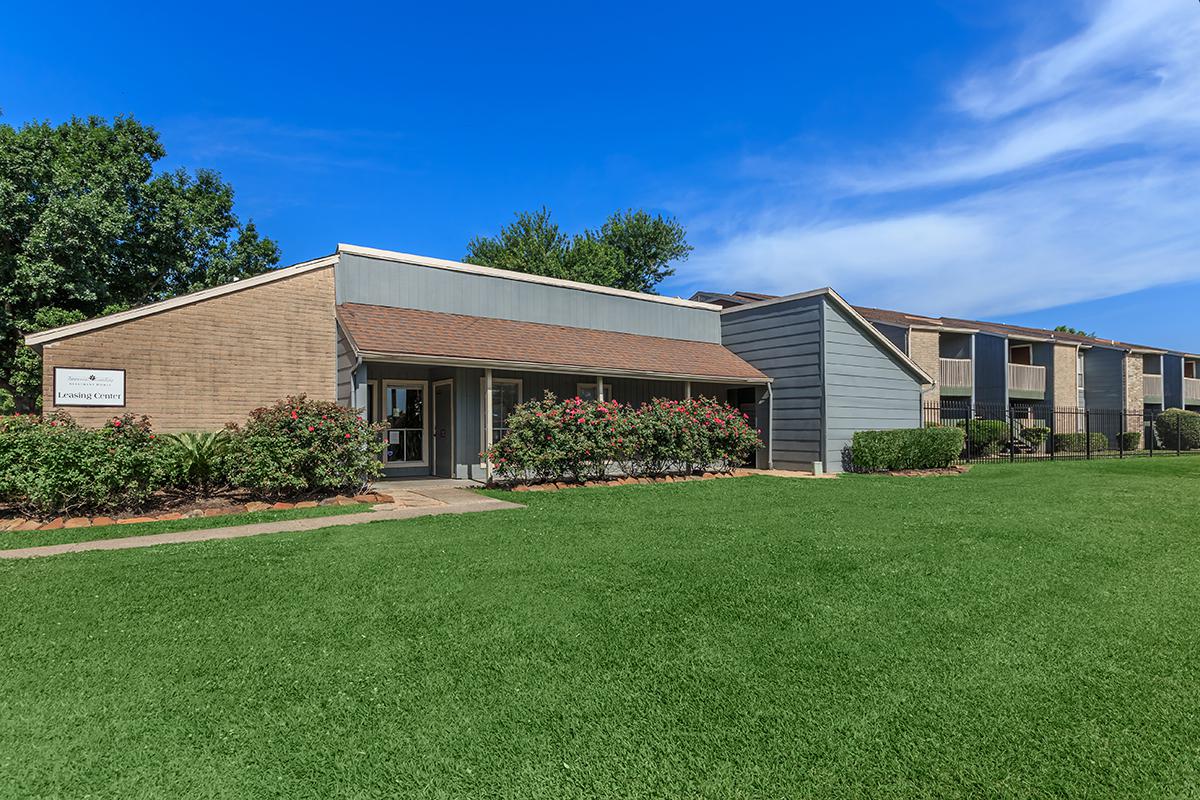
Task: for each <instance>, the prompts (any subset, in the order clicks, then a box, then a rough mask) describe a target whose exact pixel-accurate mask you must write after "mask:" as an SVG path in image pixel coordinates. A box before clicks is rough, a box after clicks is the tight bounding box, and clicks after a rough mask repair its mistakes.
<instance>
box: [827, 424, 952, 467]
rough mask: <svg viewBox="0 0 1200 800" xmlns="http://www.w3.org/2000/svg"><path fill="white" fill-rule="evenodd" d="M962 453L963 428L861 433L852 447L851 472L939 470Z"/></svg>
mask: <svg viewBox="0 0 1200 800" xmlns="http://www.w3.org/2000/svg"><path fill="white" fill-rule="evenodd" d="M962 450H963V430H962V428H901V429H899V430H892V431H858V432H857V433H855V434H854V439H853V441H852V443H851V445H850V468H851V469H852V470H854V471H855V472H882V471H888V470H900V469H940V468H943V467H948V466H950V465H951V464H953V463H954V461H955V460H956V459H957V458H958V457H959V455H960V454H961V453H962Z"/></svg>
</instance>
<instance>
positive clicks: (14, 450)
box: [0, 412, 162, 516]
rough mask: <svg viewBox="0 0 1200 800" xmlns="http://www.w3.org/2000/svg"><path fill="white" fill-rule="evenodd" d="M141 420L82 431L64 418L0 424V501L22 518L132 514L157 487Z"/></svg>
mask: <svg viewBox="0 0 1200 800" xmlns="http://www.w3.org/2000/svg"><path fill="white" fill-rule="evenodd" d="M159 450H160V448H159V447H158V445H157V443H156V441H155V438H154V434H153V433H152V432H151V431H150V425H149V424H148V422H147V420H146V418H145V417H142V418H141V419H140V420H139V419H135V418H134V417H133V415H131V414H126V415H124V416H120V417H113V418H112V419H110V420H109V421H108V422H107V423H106V424H105V425H104V427H103V428H99V429H89V428H82V427H80V426H79V425H77V424H75V421H74V420H73V419H72V418H71V416H70V415H69V414H67V413H66V412H57V413H55V414H53V415H52V416H49V417H47V418H45V419H42V418H40V417H38V416H37V415H32V414H30V415H22V416H17V417H7V418H5V419H4V420H3V422H2V423H0V496H3V499H4V500H6V501H7V502H10V503H12V504H13V505H15V506H17V507H18V508H19V509H21V510H22V511H23V512H25V513H27V514H32V515H37V516H48V515H52V514H83V513H88V512H95V511H102V512H107V511H113V510H116V509H125V508H136V507H138V506H141V505H142V504H144V503H145V502H146V500H147V499H148V498H149V497H150V495H151V494H152V493H153V492H154V491H155V490H156V489H157V488H158V487H159V485H160V482H161V472H162V470H161V460H160V455H159Z"/></svg>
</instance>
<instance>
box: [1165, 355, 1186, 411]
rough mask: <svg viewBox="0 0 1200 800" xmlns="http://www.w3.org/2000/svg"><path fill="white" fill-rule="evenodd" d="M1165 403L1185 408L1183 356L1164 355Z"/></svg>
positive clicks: (1168, 405) (1173, 406) (1169, 406)
mask: <svg viewBox="0 0 1200 800" xmlns="http://www.w3.org/2000/svg"><path fill="white" fill-rule="evenodd" d="M1163 405H1164V406H1165V407H1167V408H1183V356H1179V355H1175V354H1174V353H1168V354H1167V355H1165V356H1163Z"/></svg>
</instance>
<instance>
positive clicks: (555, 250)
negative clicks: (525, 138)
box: [464, 208, 692, 292]
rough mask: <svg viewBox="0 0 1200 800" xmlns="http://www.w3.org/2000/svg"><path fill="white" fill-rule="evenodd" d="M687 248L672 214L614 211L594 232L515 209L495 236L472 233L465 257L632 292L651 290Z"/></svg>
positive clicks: (544, 214)
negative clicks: (572, 231) (572, 230)
mask: <svg viewBox="0 0 1200 800" xmlns="http://www.w3.org/2000/svg"><path fill="white" fill-rule="evenodd" d="M691 251H692V246H691V245H690V244H688V243H687V234H686V231H685V230H684V229H683V226H682V225H680V224H679V222H678V221H677V220H675V219H673V218H671V217H664V216H662V215H661V214H650V213H648V212H646V211H641V210H637V211H634V210H629V211H618V212H616V213H614V214H613V215H612V216H610V217H609V218H608V219H607V220H606V221H605V222H604V224H603V225H601V226H600V228H599V230H585V231H584V232H583V233H579V234H576V235H574V236H571V235H568V234H566V233H564V232H563V231H562V230H561V229H560V228H559V227H558V223H556V222H554V220H553V219H552V218H551V214H550V211H549V210H548V209H546V208H542V209H540V210H538V211H525V212H521V213H518V214H517V215H516V219H515V220H514V221H513V222H512V223H511V224H509V225H506V226H504V227H503V228H501V229H500V233H499V234H497V235H496V236H477V237H475V238H474V239H472V240H471V241H470V243H468V245H467V255H466V256H465V258H464V260H465V261H467V262H469V263H471V264H479V265H481V266H486V267H498V268H500V269H511V270H516V271H518V272H528V273H532V274H534V275H546V276H549V277H552V278H567V279H570V280H575V281H584V282H586V283H596V284H600V285H602V286H613V287H616V288H618V289H629V290H631V291H636V292H652V291H654V287H655V286H657V285H658V284H659V282H661V281H662V280H663V278H666V277H667V276H669V275H673V274H674V273H675V268H674V267H673V266H672V264H673V263H675V262H677V261H683V260H686V259H687V257H688V254H689V253H691Z"/></svg>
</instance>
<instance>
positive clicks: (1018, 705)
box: [0, 457, 1200, 798]
mask: <svg viewBox="0 0 1200 800" xmlns="http://www.w3.org/2000/svg"><path fill="white" fill-rule="evenodd" d="M1198 487H1200V459H1192V458H1186V457H1185V458H1172V459H1167V458H1163V459H1154V460H1153V461H1150V460H1140V461H1125V462H1118V461H1108V462H1082V463H1068V464H1063V463H1057V464H1024V465H1020V464H1019V465H1015V466H1007V465H997V466H987V467H978V468H976V469H975V470H974V471H972V472H971V473H970V474H969V475H966V476H962V477H939V478H869V477H848V478H840V479H838V480H833V481H810V480H782V479H774V478H764V477H755V478H746V479H738V480H722V481H704V482H693V483H686V484H672V485H654V486H630V487H623V488H598V489H583V490H571V491H564V492H557V493H545V494H525V495H518V496H515V498H514V499H518V500H519V501H520V502H523V503H528V504H529V508H527V509H523V510H515V511H501V512H492V513H486V514H474V515H463V516H443V517H430V518H423V519H416V520H410V521H405V522H380V523H373V524H371V525H363V526H353V527H345V528H334V529H326V530H323V531H318V532H305V533H290V534H276V535H270V536H262V537H256V538H250V539H239V540H232V541H214V542H206V543H202V544H194V545H193V544H188V545H173V546H166V547H156V548H149V549H145V550H126V551H121V552H104V553H85V554H79V555H68V556H61V557H55V558H50V559H40V560H33V561H27V562H17V563H3V564H0V786H2V789H3V794H5V795H8V796H32V795H56V796H70V797H74V796H82V795H85V794H89V793H91V794H93V795H96V796H114V797H164V796H206V797H208V796H225V797H514V798H516V797H522V798H523V797H545V798H560V797H647V796H655V797H768V798H779V797H824V796H843V797H860V796H872V797H888V796H964V795H987V796H1045V797H1050V796H1075V797H1111V796H1124V797H1152V796H1161V795H1175V796H1195V795H1196V794H1197V793H1200V769H1198V767H1200V655H1198V654H1200V625H1198V624H1197V620H1200V525H1198V524H1197V519H1200V503H1198V502H1197V499H1196V498H1197V496H1198V492H1197V489H1198Z"/></svg>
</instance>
